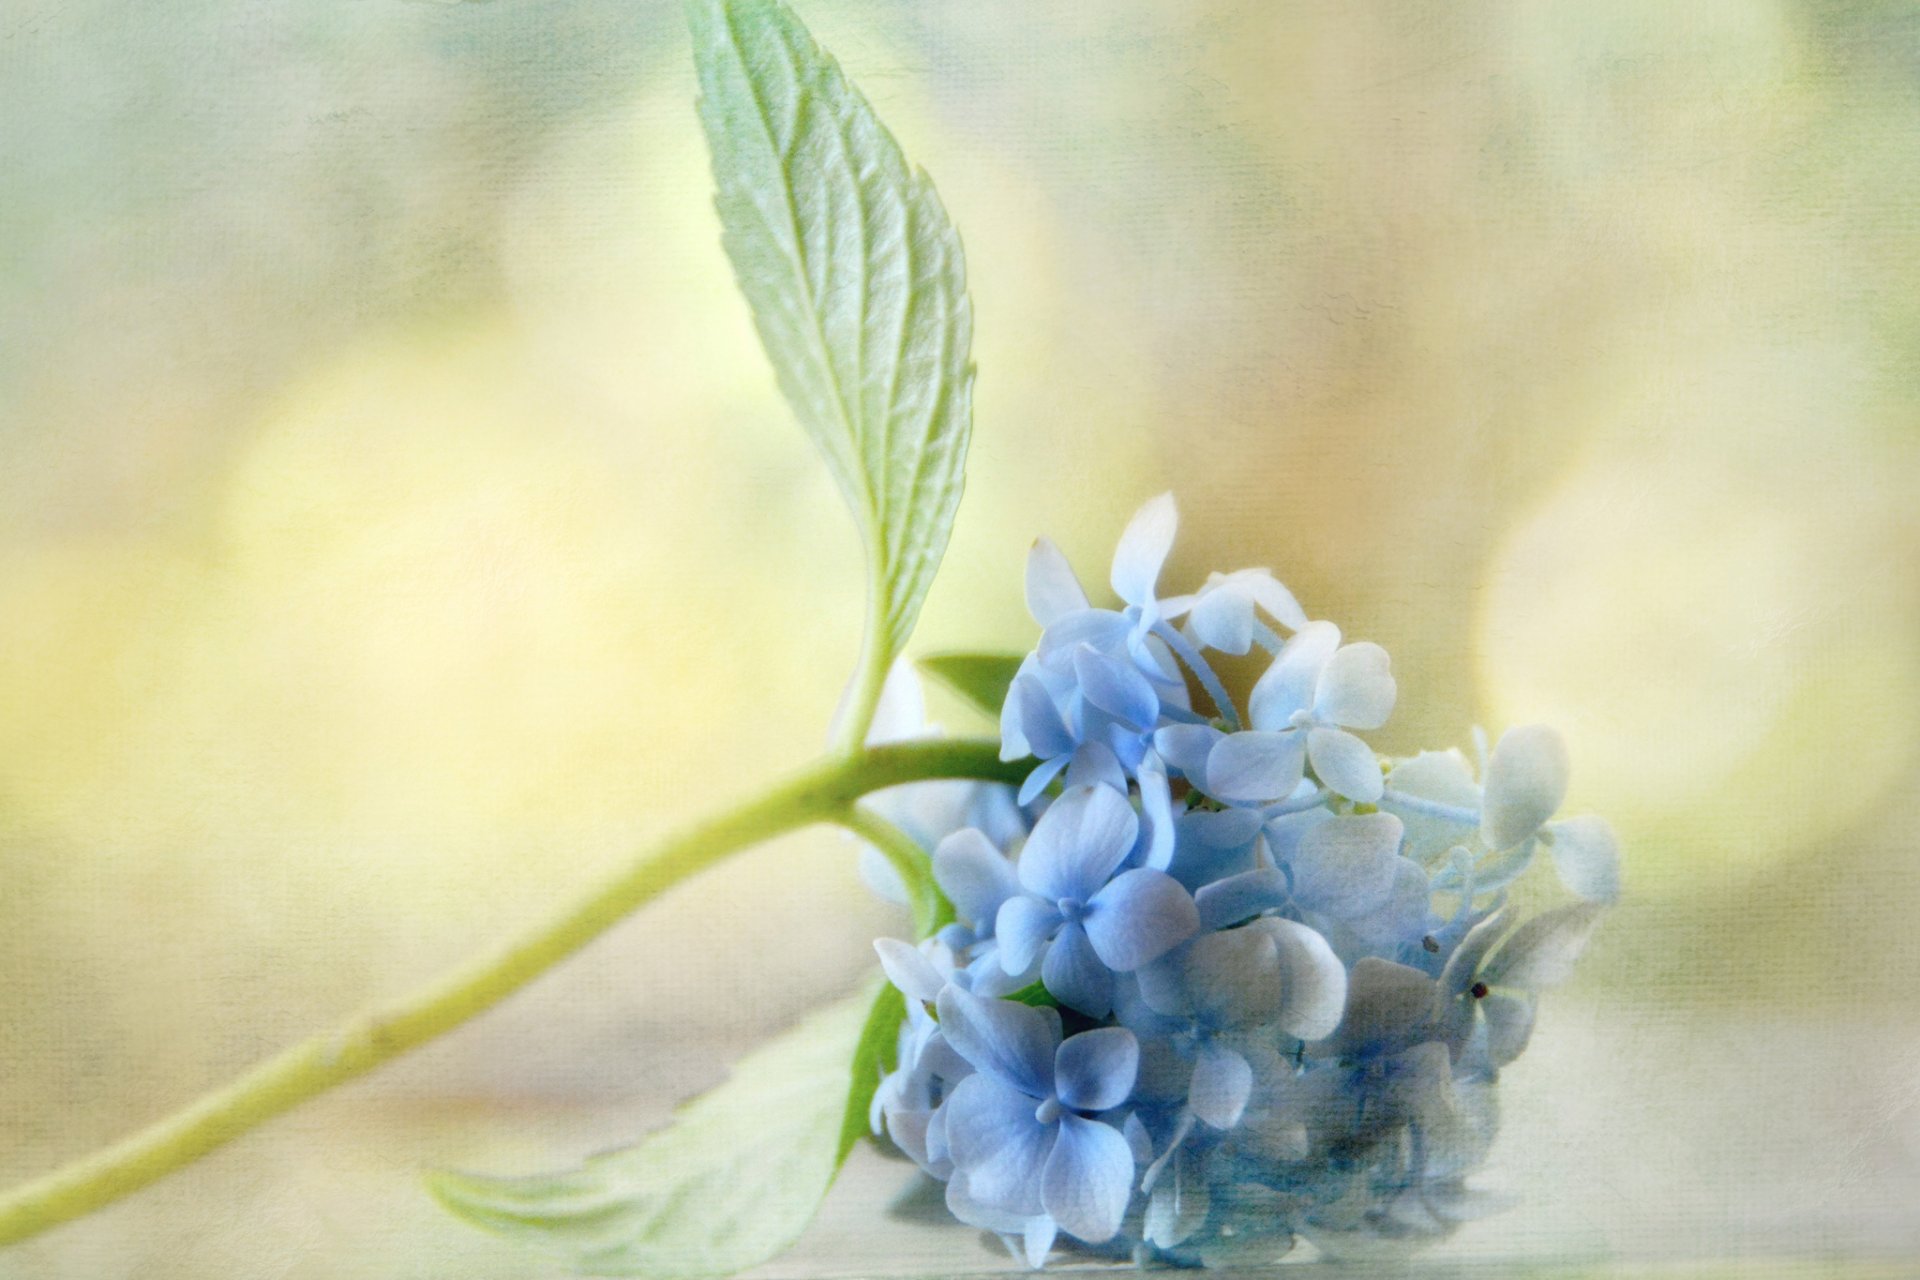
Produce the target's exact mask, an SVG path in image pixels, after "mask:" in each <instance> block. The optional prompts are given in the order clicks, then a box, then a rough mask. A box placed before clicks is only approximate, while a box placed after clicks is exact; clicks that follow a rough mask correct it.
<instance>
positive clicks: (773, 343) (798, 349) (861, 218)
mask: <svg viewBox="0 0 1920 1280" xmlns="http://www.w3.org/2000/svg"><path fill="white" fill-rule="evenodd" d="M687 14H688V19H689V24H690V26H691V27H692V30H693V37H694V41H693V44H694V61H695V65H696V69H697V71H698V74H699V81H700V104H699V109H700V119H701V123H702V125H703V126H704V128H705V130H706V135H707V143H708V146H709V148H710V150H711V152H712V155H713V175H714V183H715V187H716V196H715V204H716V206H717V207H718V209H719V213H720V220H721V224H722V228H723V232H722V243H723V244H724V245H725V247H726V250H727V255H728V257H729V258H730V259H731V260H732V262H733V267H734V273H735V275H736V277H737V279H738V281H739V284H740V289H741V291H742V292H743V293H744V294H745V295H746V297H747V301H748V303H749V305H750V306H751V308H752V311H753V318H754V323H755V326H756V327H757V328H758V330H759V332H760V340H761V343H762V344H763V345H764V346H765V348H766V351H767V355H768V357H769V359H770V360H771V361H772V363H773V367H774V373H775V375H776V377H777V379H778V381H779V384H780V389H781V391H782V392H783V393H784V394H785V396H786V398H787V400H788V402H789V403H790V404H791V405H792V407H793V411H794V413H795V415H796V416H798V418H799V419H800V422H801V425H802V426H804V427H805V428H806V430H807V432H808V434H809V435H810V436H812V438H813V441H814V444H815V445H816V446H817V447H818V449H819V451H820V454H821V456H822V457H823V458H824V459H825V461H826V464H827V468H828V470H829V471H831V472H832V474H833V478H834V480H835V482H836V483H837V484H838V485H839V487H840V490H841V492H842V493H843V494H844V495H845V497H846V499H847V502H848V504H849V505H850V506H851V507H852V508H853V511H854V515H855V518H856V519H857V520H858V521H859V523H860V528H861V534H862V537H863V539H864V540H865V543H866V547H867V557H868V564H869V568H870V570H871V577H872V593H871V598H870V606H869V618H868V636H867V648H866V652H865V654H864V655H863V658H862V662H863V672H862V675H861V677H859V678H858V679H859V681H860V682H861V683H865V684H870V686H871V694H872V695H873V696H877V691H878V682H879V677H880V676H882V675H884V673H885V670H886V667H887V664H888V663H889V662H891V661H892V659H893V658H894V657H895V656H896V655H897V654H898V653H899V652H900V650H901V648H902V647H903V646H904V645H905V643H906V640H907V637H908V635H909V634H910V633H911V632H912V630H913V625H914V622H915V620H916V619H917V618H918V616H919V613H920V606H921V603H922V602H923V601H924V600H925V598H926V593H927V589H928V587H929V586H930V585H931V584H932V582H933V577H934V573H935V571H936V570H937V569H938V568H939V565H940V559H941V556H942V555H943V554H944V553H945V551H946V546H947V538H948V534H949V532H950V531H951V529H952V527H953V517H954V512H955V509H956V508H957V507H958V505H959V502H960V492H961V487H962V485H963V483H964V478H965V468H966V454H967V444H968V437H969V435H970V434H971V430H972V420H973V364H972V358H971V354H970V351H971V346H972V339H973V313H972V305H971V303H970V302H969V300H968V297H967V287H966V261H965V257H964V255H963V254H962V252H961V247H960V238H959V236H958V234H957V233H956V232H955V231H954V228H953V224H952V223H951V221H949V220H948V218H947V214H946V210H945V209H944V208H943V207H942V206H941V203H940V198H939V196H938V195H936V194H935V192H934V189H933V184H932V183H931V182H930V181H929V180H928V178H927V176H926V174H925V173H924V172H921V171H919V170H916V169H912V168H910V167H909V166H908V164H907V161H906V158H905V156H903V155H902V154H901V151H900V147H899V144H898V143H896V142H895V141H894V139H893V137H892V135H891V134H889V133H888V132H887V129H886V127H885V126H884V125H883V124H881V122H880V120H879V118H878V117H877V116H876V115H875V114H874V112H873V108H872V107H871V106H870V105H869V104H868V103H867V100H866V99H865V98H864V97H862V96H861V95H860V92H859V91H858V90H857V89H855V88H854V87H853V86H852V85H851V84H849V83H848V81H847V79H846V77H845V76H843V75H842V74H841V72H840V68H839V66H838V65H837V64H836V63H835V62H834V60H833V58H832V57H831V56H830V55H828V54H827V53H826V52H825V51H824V50H822V49H821V48H820V46H819V45H818V44H817V43H815V42H814V39H813V37H812V36H811V35H809V34H808V32H807V29H806V27H805V26H803V25H802V24H801V22H800V20H799V19H798V18H797V17H795V16H794V14H793V11H792V10H791V9H789V8H788V7H787V6H786V5H785V4H783V3H780V0H689V3H688V5H687ZM865 709H870V703H869V707H868V708H865ZM859 727H860V728H862V729H864V727H865V722H864V719H861V721H860V724H859Z"/></svg>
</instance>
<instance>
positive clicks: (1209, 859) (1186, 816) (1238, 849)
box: [1168, 809, 1260, 890]
mask: <svg viewBox="0 0 1920 1280" xmlns="http://www.w3.org/2000/svg"><path fill="white" fill-rule="evenodd" d="M1178 826H1179V830H1178V836H1177V840H1176V842H1175V845H1174V850H1173V862H1172V864H1171V865H1170V866H1169V867H1168V872H1169V873H1170V874H1171V875H1172V876H1173V878H1174V879H1176V880H1178V881H1179V882H1180V883H1181V884H1184V885H1186V886H1187V888H1189V889H1195V890H1197V889H1199V888H1200V887H1201V886H1202V885H1208V884H1212V883H1213V882H1214V881H1215V880H1219V879H1223V878H1224V877H1226V876H1231V875H1237V874H1239V873H1240V872H1242V871H1250V870H1252V869H1253V867H1254V865H1255V859H1254V852H1255V850H1254V837H1256V836H1258V835H1259V834H1260V815H1259V814H1258V813H1255V812H1254V811H1252V810H1251V809H1222V810H1220V811H1219V812H1217V813H1213V812H1209V811H1207V810H1205V809H1194V810H1192V811H1190V812H1188V813H1183V814H1181V815H1180V817H1179V819H1178Z"/></svg>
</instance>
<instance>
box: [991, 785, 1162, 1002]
mask: <svg viewBox="0 0 1920 1280" xmlns="http://www.w3.org/2000/svg"><path fill="white" fill-rule="evenodd" d="M1138 834H1139V820H1138V818H1137V817H1136V816H1135V815H1134V812H1133V807H1132V806H1131V805H1130V804H1128V803H1127V800H1126V797H1125V796H1124V795H1122V794H1121V793H1120V792H1119V791H1116V790H1114V789H1113V788H1112V787H1108V786H1092V787H1081V788H1076V789H1074V790H1071V791H1069V792H1067V793H1066V794H1065V795H1064V796H1062V797H1061V798H1060V799H1059V800H1057V801H1055V802H1054V804H1053V805H1052V807H1050V808H1049V809H1048V810H1047V812H1046V813H1045V814H1043V815H1042V816H1041V818H1040V821H1039V822H1038V823H1036V824H1035V825H1034V828H1033V834H1032V835H1031V836H1030V837H1028V839H1027V843H1026V847H1025V848H1024V849H1022V850H1021V851H1020V862H1019V870H1018V876H1019V881H1020V887H1021V889H1022V890H1023V892H1022V893H1021V894H1020V895H1019V896H1017V897H1011V898H1008V899H1007V900H1006V901H1005V902H1004V903H1002V904H1001V907H1000V910H999V914H998V916H997V918H996V920H995V924H994V933H995V937H996V939H997V941H998V944H999V948H1000V962H1001V964H1002V966H1003V967H1004V968H1005V969H1006V971H1007V972H1008V973H1019V972H1022V971H1024V970H1025V969H1027V968H1028V967H1029V966H1031V965H1032V964H1033V962H1034V961H1035V960H1036V959H1040V961H1041V969H1040V976H1041V980H1042V981H1043V982H1044V983H1045V984H1046V988H1047V990H1048V991H1049V992H1051V993H1052V994H1053V996H1054V998H1055V999H1057V1000H1059V1001H1060V1003H1061V1004H1063V1005H1066V1006H1067V1007H1068V1008H1071V1009H1076V1010H1078V1011H1079V1012H1081V1013H1084V1014H1086V1015H1088V1016H1089V1017H1094V1018H1098V1017H1104V1016H1105V1015H1106V1013H1107V1012H1108V1010H1110V1009H1111V1008H1112V1007H1113V975H1114V973H1115V972H1127V971H1129V970H1133V969H1137V968H1139V967H1140V966H1141V965H1143V964H1146V963H1148V962H1150V961H1153V960H1157V959H1159V958H1160V957H1161V956H1162V955H1164V954H1166V953H1167V951H1169V950H1170V949H1172V948H1173V947H1175V946H1177V945H1178V944H1179V943H1181V942H1184V941H1185V940H1186V939H1187V938H1188V937H1189V936H1191V935H1192V934H1193V932H1194V931H1195V930H1196V929H1198V928H1199V923H1200V918H1199V913H1198V912H1197V911H1196V910H1195V908H1194V905H1193V898H1192V897H1191V896H1190V895H1189V894H1188V893H1187V891H1186V890H1185V889H1183V888H1181V887H1180V884H1179V882H1178V881H1176V880H1174V879H1173V877H1171V876H1169V875H1167V874H1166V873H1165V872H1164V871H1158V870H1155V869H1153V868H1151V867H1136V868H1134V869H1133V870H1130V871H1123V872H1121V873H1120V874H1119V875H1117V876H1116V875H1115V874H1114V873H1115V872H1116V871H1118V870H1119V868H1120V866H1121V864H1122V863H1123V862H1125V860H1126V859H1127V857H1128V855H1129V854H1131V853H1132V852H1133V849H1134V845H1135V841H1136V838H1137V836H1138Z"/></svg>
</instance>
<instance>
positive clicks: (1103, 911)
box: [1086, 867, 1200, 973]
mask: <svg viewBox="0 0 1920 1280" xmlns="http://www.w3.org/2000/svg"><path fill="white" fill-rule="evenodd" d="M1087 905H1088V907H1089V908H1090V910H1089V911H1088V913H1087V919H1086V930H1087V937H1088V939H1089V940H1090V941H1091V942H1092V943H1093V949H1094V951H1095V952H1096V953H1098V955H1099V956H1100V959H1101V960H1102V961H1103V962H1104V963H1105V964H1106V966H1107V967H1108V968H1110V969H1116V970H1119V971H1120V972H1122V973H1124V972H1126V971H1128V970H1130V969H1138V968H1139V967H1140V966H1141V965H1143V964H1146V963H1148V962H1150V961H1153V960H1157V959H1159V958H1160V957H1161V956H1163V955H1165V954H1166V953H1167V952H1169V951H1171V950H1172V949H1173V948H1174V947H1177V946H1179V945H1180V944H1181V943H1182V942H1185V941H1186V940H1187V939H1188V938H1191V937H1192V936H1193V935H1194V933H1195V931H1196V930H1198V929H1199V928H1200V913H1199V911H1198V910H1196V909H1195V907H1194V905H1193V897H1192V895H1190V894H1188V892H1187V891H1186V890H1185V889H1184V888H1182V887H1181V885H1180V882H1179V881H1178V880H1175V879H1174V878H1173V877H1172V876H1170V875H1168V874H1167V873H1166V872H1164V871H1155V870H1153V869H1152V868H1150V867H1138V868H1136V869H1134V870H1132V871H1128V872H1124V873H1123V874H1121V875H1119V876H1116V877H1115V878H1114V881H1113V883H1112V884H1109V885H1108V886H1107V887H1106V888H1104V889H1102V890H1101V891H1100V892H1099V893H1097V894H1095V895H1094V898H1093V901H1092V902H1090V903H1088V904H1087Z"/></svg>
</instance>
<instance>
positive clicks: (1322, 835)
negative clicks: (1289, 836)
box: [1289, 813, 1401, 920]
mask: <svg viewBox="0 0 1920 1280" xmlns="http://www.w3.org/2000/svg"><path fill="white" fill-rule="evenodd" d="M1400 831H1401V828H1400V819H1398V818H1396V817H1394V816H1393V815H1392V814H1390V813H1366V814H1353V815H1344V816H1341V817H1336V818H1334V819H1332V820H1331V821H1328V822H1323V823H1321V824H1319V825H1318V826H1316V827H1314V828H1313V829H1312V830H1311V831H1309V832H1307V833H1306V835H1304V836H1302V837H1301V839H1300V844H1299V847H1298V848H1297V849H1296V850H1295V851H1294V855H1293V858H1292V860H1291V862H1290V863H1289V865H1290V866H1291V868H1292V870H1293V896H1294V899H1295V900H1296V901H1298V902H1299V903H1300V905H1301V906H1303V907H1305V908H1306V909H1308V910H1309V911H1324V912H1325V913H1327V914H1328V915H1330V916H1334V917H1336V918H1338V919H1343V920H1345V919H1352V918H1354V917H1356V916H1363V915H1366V914H1367V913H1368V912H1371V911H1376V910H1378V909H1379V908H1380V907H1381V906H1383V905H1384V904H1385V903H1386V901H1387V899H1388V897H1389V896H1390V895H1391V894H1392V893H1393V882H1394V877H1395V875H1396V874H1397V872H1398V871H1399V864H1400V859H1399V849H1400Z"/></svg>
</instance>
